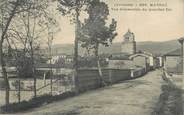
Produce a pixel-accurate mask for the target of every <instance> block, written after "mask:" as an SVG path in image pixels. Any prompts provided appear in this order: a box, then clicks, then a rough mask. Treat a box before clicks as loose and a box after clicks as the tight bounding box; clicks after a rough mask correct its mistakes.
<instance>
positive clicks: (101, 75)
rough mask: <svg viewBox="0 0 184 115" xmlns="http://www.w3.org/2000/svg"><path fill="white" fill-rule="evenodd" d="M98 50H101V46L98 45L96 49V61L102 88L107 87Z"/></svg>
mask: <svg viewBox="0 0 184 115" xmlns="http://www.w3.org/2000/svg"><path fill="white" fill-rule="evenodd" d="M98 50H99V44H97V45H96V47H95V57H96V61H97V68H98V73H99V80H100V85H101V86H102V85H106V83H105V82H104V80H103V74H102V68H101V65H100V60H99V55H98Z"/></svg>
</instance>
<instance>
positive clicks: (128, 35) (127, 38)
mask: <svg viewBox="0 0 184 115" xmlns="http://www.w3.org/2000/svg"><path fill="white" fill-rule="evenodd" d="M123 37H124V41H127V42H129V41H135V36H134V33H133V32H131V31H130V29H128V31H127V32H126V33H125V34H124V36H123Z"/></svg>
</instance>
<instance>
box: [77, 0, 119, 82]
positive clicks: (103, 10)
mask: <svg viewBox="0 0 184 115" xmlns="http://www.w3.org/2000/svg"><path fill="white" fill-rule="evenodd" d="M87 13H88V15H89V17H88V19H86V20H85V22H84V23H83V24H82V26H81V31H80V38H81V39H80V40H81V42H82V45H83V46H85V47H86V48H90V49H94V54H95V56H96V60H97V66H98V71H99V76H100V81H101V82H102V83H104V81H103V79H102V71H101V66H100V61H99V46H100V45H104V46H106V47H108V46H109V45H110V44H112V41H113V39H114V38H115V36H116V35H117V33H116V26H117V22H116V21H115V20H114V19H112V22H111V24H109V26H107V22H106V21H107V19H108V15H109V9H108V6H107V4H106V3H104V2H100V1H99V0H93V1H92V2H90V5H89V7H88V9H87ZM104 84H105V83H104Z"/></svg>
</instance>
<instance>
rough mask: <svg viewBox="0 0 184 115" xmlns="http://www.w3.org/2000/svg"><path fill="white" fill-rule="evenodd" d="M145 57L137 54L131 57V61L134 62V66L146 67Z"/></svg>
mask: <svg viewBox="0 0 184 115" xmlns="http://www.w3.org/2000/svg"><path fill="white" fill-rule="evenodd" d="M146 61H147V60H146V57H142V56H137V57H134V58H133V63H134V64H135V66H137V67H143V68H146V63H147V62H146Z"/></svg>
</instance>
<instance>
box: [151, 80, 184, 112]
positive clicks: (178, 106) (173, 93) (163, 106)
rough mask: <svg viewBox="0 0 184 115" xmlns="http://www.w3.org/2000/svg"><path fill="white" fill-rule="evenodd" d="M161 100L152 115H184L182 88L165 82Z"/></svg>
mask: <svg viewBox="0 0 184 115" xmlns="http://www.w3.org/2000/svg"><path fill="white" fill-rule="evenodd" d="M161 89H162V93H161V95H160V98H159V102H158V103H157V106H156V108H155V110H154V112H153V114H152V115H183V110H182V109H183V108H182V107H183V104H182V90H181V89H180V88H178V87H176V86H175V85H173V84H170V83H166V84H163V85H162V87H161Z"/></svg>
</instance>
